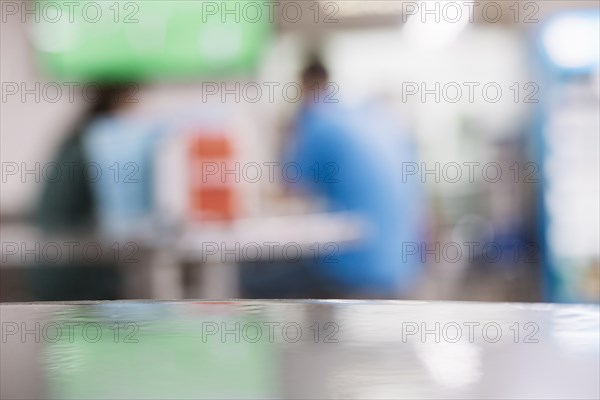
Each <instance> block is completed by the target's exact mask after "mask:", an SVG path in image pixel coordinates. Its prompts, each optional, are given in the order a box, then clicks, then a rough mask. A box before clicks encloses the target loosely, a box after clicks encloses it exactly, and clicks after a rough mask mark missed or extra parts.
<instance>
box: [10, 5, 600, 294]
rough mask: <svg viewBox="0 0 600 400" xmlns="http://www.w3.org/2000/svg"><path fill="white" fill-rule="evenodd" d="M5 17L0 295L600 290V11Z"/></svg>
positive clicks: (162, 10) (22, 12)
mask: <svg viewBox="0 0 600 400" xmlns="http://www.w3.org/2000/svg"><path fill="white" fill-rule="evenodd" d="M1 5H2V28H1V29H2V37H1V39H0V40H1V61H0V62H1V80H2V103H1V120H0V123H1V126H0V135H1V143H2V145H1V159H2V183H1V184H2V190H1V206H0V222H1V230H0V233H1V236H2V237H1V242H2V248H1V257H2V266H1V268H0V274H1V280H0V282H1V291H0V300H1V301H34V300H80V299H87V300H103V299H127V298H155V299H177V298H201V297H204V298H239V297H259V298H263V297H336V298H337V297H366V298H380V297H384V298H403V299H423V300H473V301H523V302H539V301H549V302H598V301H599V299H600V265H599V257H600V249H599V243H600V237H599V235H600V234H599V232H600V211H599V208H600V207H599V204H600V198H599V197H600V190H599V182H600V176H599V174H600V173H599V171H600V165H599V159H600V158H599V154H600V135H599V132H600V125H599V124H600V120H599V111H598V110H599V105H600V104H599V102H600V101H599V97H600V89H599V85H600V79H599V58H600V55H599V49H600V43H599V38H600V33H599V32H600V31H599V21H600V16H599V7H598V2H597V1H514V2H512V1H498V2H492V1H487V0H483V1H479V2H452V1H426V2H421V1H400V0H394V1H378V0H373V1H354V0H344V1H324V0H320V1H287V0H281V1H275V2H262V1H258V2H253V1H225V2H211V1H187V0H186V1H114V2H105V1H99V2H94V1H75V2H60V1H58V2H46V1H25V2H22V1H19V2H11V1H2V3H1ZM307 67H309V68H308V69H307ZM311 85H312V86H311ZM314 109H317V110H316V111H315V110H314ZM332 132H335V134H334V133H332ZM380 136H381V137H382V138H379V137H380ZM392 136H394V138H393V140H392ZM395 136H397V138H396V137H395ZM308 137H310V138H312V139H310V140H308V139H306V138H308ZM396 139H399V140H397V141H394V140H396ZM388 143H399V144H398V145H397V146H398V149H399V150H402V151H398V152H397V153H393V152H391V151H390V152H388V151H387V150H386V149H389V148H390V146H391V145H388ZM317 149H318V151H317ZM301 150H304V151H301ZM317 153H318V154H317ZM388 153H389V154H388ZM298 154H301V155H298ZM394 154H395V155H394ZM392 169H393V172H391V170H392ZM300 175H302V176H303V178H300ZM363 175H364V176H363ZM305 181H309V182H308V183H309V184H308V185H306V184H305V183H306V182H305ZM340 187H342V188H343V189H339V188H340ZM297 189H298V190H297ZM338 189H339V190H338ZM382 199H388V200H389V201H383V200H382ZM386 216H388V218H386ZM386 219H389V220H390V221H393V222H390V223H387V222H386V229H388V230H386V229H382V228H381V226H382V224H383V222H382V221H385V220H386ZM388 225H389V227H388ZM328 258H329V260H330V261H332V263H333V264H335V266H336V267H337V270H336V268H331V266H328V265H326V264H327V259H328ZM356 260H359V261H356ZM384 265H385V267H383V266H384ZM324 270H328V271H330V272H331V273H326V274H324V273H322V271H324ZM334 270H335V271H334ZM364 271H369V273H364ZM395 280H397V282H396V281H395ZM367 281H368V282H369V284H367V283H366V282H367ZM382 281H387V283H390V284H389V285H386V284H382V283H381V282H382ZM390 281H394V282H390ZM361 283H364V285H361ZM392 283H393V284H392ZM391 287H393V288H392V289H390V288H391ZM363 289H364V290H363Z"/></svg>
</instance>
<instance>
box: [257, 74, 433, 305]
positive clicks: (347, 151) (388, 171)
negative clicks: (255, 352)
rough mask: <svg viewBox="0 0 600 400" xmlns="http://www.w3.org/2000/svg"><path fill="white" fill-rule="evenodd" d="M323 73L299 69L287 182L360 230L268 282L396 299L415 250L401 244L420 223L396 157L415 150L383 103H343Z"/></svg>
mask: <svg viewBox="0 0 600 400" xmlns="http://www.w3.org/2000/svg"><path fill="white" fill-rule="evenodd" d="M327 80H328V75H327V71H326V69H325V68H324V67H323V66H322V65H321V64H320V63H319V62H313V63H311V64H310V65H309V66H308V67H307V68H306V69H305V70H304V72H303V75H302V87H303V98H304V101H303V104H302V106H301V110H300V112H299V114H298V116H297V119H296V122H295V124H294V127H293V129H292V133H291V137H290V138H289V140H288V141H287V142H288V146H287V149H286V150H285V153H286V155H285V157H284V158H286V160H285V161H286V162H289V163H296V165H297V166H298V168H299V169H300V171H301V172H302V174H301V178H300V180H299V181H298V182H294V183H288V184H289V185H291V188H290V189H292V191H294V192H300V193H302V194H305V195H308V196H309V197H313V198H319V199H322V200H324V203H325V204H326V211H328V212H347V213H353V214H355V215H356V216H359V217H361V218H362V220H363V221H364V222H365V225H366V229H365V232H364V233H363V238H362V240H361V241H360V242H359V243H357V244H356V245H355V246H353V247H350V248H342V247H339V249H338V251H337V252H336V253H335V254H333V255H331V254H328V257H325V256H324V254H322V255H321V257H320V258H318V259H317V260H316V262H314V261H315V260H313V259H312V258H311V260H309V264H312V265H310V266H308V267H304V268H303V269H302V268H297V269H296V272H295V273H294V274H287V275H286V273H284V272H282V269H281V268H280V269H279V270H278V271H276V272H275V273H277V274H279V275H280V276H279V278H278V279H277V280H275V281H271V285H272V286H275V285H283V286H284V287H286V286H287V287H290V286H292V287H294V288H295V290H296V292H297V293H300V295H299V297H310V296H312V297H336V298H348V297H349V298H353V297H354V298H398V297H401V296H403V295H406V293H407V292H408V290H410V288H411V287H412V286H413V285H414V284H415V283H416V280H417V278H418V275H419V269H420V268H419V264H420V263H419V259H418V257H419V255H418V254H412V253H415V252H414V251H411V252H410V253H411V254H408V253H409V252H407V251H405V250H406V249H407V248H410V249H414V248H415V247H414V246H415V245H416V246H419V245H420V243H421V240H422V235H421V234H422V228H423V226H424V222H423V199H422V195H421V188H420V186H419V183H418V181H417V179H416V178H415V177H414V176H413V177H410V178H412V179H403V175H402V169H403V163H412V162H414V161H415V158H416V157H415V149H414V146H413V145H412V143H411V141H410V139H409V137H408V136H407V135H406V130H405V129H403V128H402V127H401V126H400V125H399V124H398V123H396V122H395V119H394V118H393V117H391V116H390V115H389V113H388V112H387V111H386V108H385V106H383V105H382V104H377V103H372V104H367V105H363V106H360V107H355V108H349V107H345V106H344V105H342V104H340V103H339V102H338V101H337V99H336V98H335V96H334V95H333V94H332V93H330V92H328V91H327V87H328V86H331V85H330V84H328V83H327V82H328V81H327ZM315 171H318V173H315ZM262 273H268V272H266V271H265V270H264V269H263V271H262ZM285 279H287V280H288V282H285ZM303 286H304V287H305V291H304V293H305V294H306V295H305V296H302V293H303V292H302V287H303ZM273 289H276V288H272V290H273ZM315 289H316V293H315ZM259 297H263V296H260V295H259Z"/></svg>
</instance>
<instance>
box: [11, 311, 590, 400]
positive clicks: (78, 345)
mask: <svg viewBox="0 0 600 400" xmlns="http://www.w3.org/2000/svg"><path fill="white" fill-rule="evenodd" d="M0 315H1V321H2V343H1V347H2V351H1V352H0V354H1V386H0V387H1V397H2V398H3V399H16V398H36V399H38V398H57V399H58V398H60V399H63V398H68V399H85V398H90V399H113V398H114V399H150V398H152V399H193V398H211V399H213V398H227V399H247V398H252V399H256V398H273V399H275V398H294V399H326V398H339V399H369V398H376V399H383V398H390V399H398V398H411V399H412V398H427V399H431V398H433V399H439V398H452V399H458V398H461V399H464V398H477V399H480V398H494V399H498V398H518V399H529V398H536V399H539V398H552V399H558V398H560V399H563V398H573V399H587V398H590V399H592V398H596V399H597V398H599V397H600V383H599V376H600V355H599V347H600V338H599V324H600V309H599V307H598V306H595V305H549V304H501V303H459V302H414V301H410V302H406V301H372V300H370V301H345V300H344V301H338V300H328V301H316V300H315V301H313V300H301V301H282V300H276V301H183V302H145V301H123V302H91V303H60V304H59V303H36V304H2V305H0Z"/></svg>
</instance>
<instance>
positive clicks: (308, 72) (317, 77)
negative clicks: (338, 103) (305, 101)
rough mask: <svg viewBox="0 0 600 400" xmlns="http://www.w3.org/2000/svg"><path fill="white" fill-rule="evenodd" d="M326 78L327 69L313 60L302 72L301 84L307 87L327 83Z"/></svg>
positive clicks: (315, 59) (316, 60)
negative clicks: (317, 83)
mask: <svg viewBox="0 0 600 400" xmlns="http://www.w3.org/2000/svg"><path fill="white" fill-rule="evenodd" d="M327 78H328V73H327V69H326V68H325V66H323V63H321V61H320V60H319V59H317V58H313V59H312V60H311V61H310V62H309V63H308V65H307V66H306V67H305V68H304V71H302V82H303V83H304V84H305V85H308V86H312V85H313V84H314V83H316V82H327Z"/></svg>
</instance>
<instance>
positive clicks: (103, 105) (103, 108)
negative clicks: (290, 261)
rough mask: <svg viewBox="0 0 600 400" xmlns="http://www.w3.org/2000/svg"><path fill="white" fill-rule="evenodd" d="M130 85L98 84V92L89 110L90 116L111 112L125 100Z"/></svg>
mask: <svg viewBox="0 0 600 400" xmlns="http://www.w3.org/2000/svg"><path fill="white" fill-rule="evenodd" d="M128 87H130V85H125V84H119V83H115V84H103V85H99V86H98V94H97V97H96V98H95V99H94V102H93V103H92V105H91V107H90V108H89V110H88V114H89V115H90V116H95V115H98V114H105V113H109V112H111V111H113V110H115V109H116V108H118V107H119V105H120V104H121V103H122V102H123V100H124V99H125V98H126V96H127V88H128Z"/></svg>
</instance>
